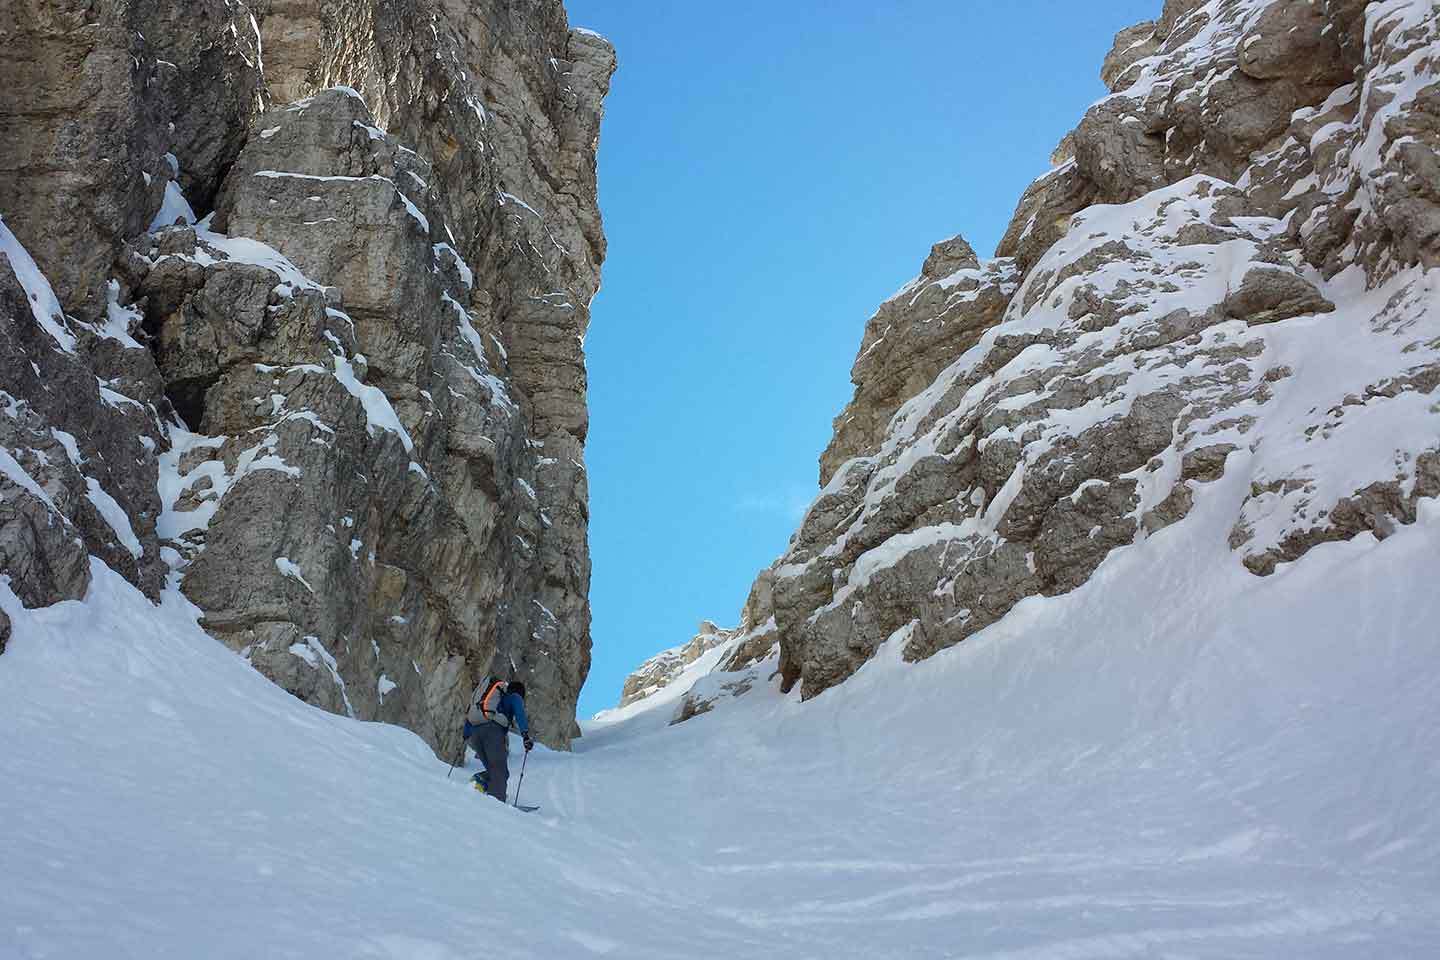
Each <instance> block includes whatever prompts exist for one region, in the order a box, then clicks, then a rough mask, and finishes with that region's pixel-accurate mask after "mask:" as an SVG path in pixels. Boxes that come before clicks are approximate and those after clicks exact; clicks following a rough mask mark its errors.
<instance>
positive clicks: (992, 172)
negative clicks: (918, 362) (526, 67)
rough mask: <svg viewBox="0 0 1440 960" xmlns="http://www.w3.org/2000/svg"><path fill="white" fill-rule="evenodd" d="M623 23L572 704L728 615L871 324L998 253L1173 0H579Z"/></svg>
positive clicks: (611, 132) (604, 692)
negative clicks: (586, 639)
mask: <svg viewBox="0 0 1440 960" xmlns="http://www.w3.org/2000/svg"><path fill="white" fill-rule="evenodd" d="M566 6H567V8H568V9H569V11H570V22H571V24H572V25H574V26H584V27H589V28H591V29H594V30H597V31H599V32H600V33H603V34H604V35H606V36H607V37H609V38H610V40H611V41H612V42H613V43H614V44H615V46H616V49H617V50H618V53H619V59H620V69H619V71H618V72H617V73H616V75H615V80H614V85H613V88H612V90H611V94H610V97H609V99H608V101H607V104H606V116H605V123H604V126H603V128H602V132H601V139H600V205H601V209H602V212H603V213H604V217H605V230H606V234H607V235H608V237H609V256H608V259H607V260H606V262H605V266H604V283H603V287H602V289H601V292H600V295H599V297H598V298H597V299H596V300H595V303H594V305H593V314H592V318H591V327H590V334H589V336H588V338H587V340H586V347H587V352H588V355H589V370H590V424H591V426H590V440H589V447H588V455H587V459H588V464H589V468H590V511H591V525H590V542H591V554H592V560H593V564H594V573H593V577H592V580H591V604H592V607H593V609H594V626H593V637H594V651H593V665H592V667H591V670H590V678H589V680H588V681H587V683H586V685H585V689H584V691H583V693H582V694H581V698H580V714H581V716H589V715H590V714H592V713H594V712H595V711H596V710H599V709H602V708H604V707H608V706H612V705H613V704H614V703H615V701H616V700H617V699H618V698H619V693H620V685H621V683H622V682H623V680H624V678H625V676H626V675H627V674H628V673H629V672H630V671H631V670H632V669H633V668H634V667H635V666H636V665H638V664H639V663H640V662H641V661H642V660H644V659H645V658H646V657H649V656H650V655H651V654H653V653H656V652H657V651H659V650H662V649H664V648H665V647H670V646H674V645H676V644H679V643H683V642H685V641H686V640H688V639H689V638H690V637H691V636H692V635H693V634H694V631H695V628H696V626H697V624H698V623H699V621H700V620H701V619H705V618H708V619H712V620H715V621H716V622H717V623H720V624H721V625H722V626H729V625H732V624H733V623H735V622H736V621H737V620H738V617H739V612H740V607H741V605H742V604H743V603H744V601H745V596H746V593H747V592H748V590H749V587H750V584H751V582H752V580H753V579H754V576H755V574H756V573H757V572H759V571H760V570H761V569H763V568H764V567H766V566H768V565H769V563H770V562H771V561H772V560H773V559H774V558H775V557H776V556H778V555H779V554H780V553H781V552H782V551H783V550H784V548H785V545H786V542H787V540H788V538H789V536H790V534H791V533H792V532H793V530H794V528H795V526H796V524H797V521H798V520H799V518H800V515H801V513H802V512H803V510H804V507H805V506H806V505H807V504H808V503H809V501H810V499H811V498H812V497H813V496H814V494H815V492H816V490H817V488H818V466H817V458H818V457H819V455H820V451H821V450H823V449H824V447H825V444H826V443H827V442H828V441H829V438H830V428H831V420H832V419H833V418H834V416H835V415H836V414H837V413H839V411H840V408H841V407H842V406H843V405H844V404H845V402H846V401H847V400H848V399H849V397H850V394H851V389H852V387H851V384H850V365H851V363H852V362H853V361H854V359H855V352H856V349H857V347H858V345H859V342H860V335H861V333H862V331H863V330H864V326H865V321H866V319H867V318H868V317H869V316H870V315H871V314H872V313H873V312H874V311H875V308H876V307H877V306H878V305H879V304H880V302H881V301H882V300H884V299H885V298H886V297H888V296H890V295H891V294H892V293H894V292H895V291H896V290H897V289H899V288H900V287H901V286H902V285H903V284H904V283H905V282H906V281H907V280H909V279H910V278H911V277H912V276H914V275H915V274H917V273H918V272H919V270H920V264H921V263H922V262H923V261H924V259H925V255H926V254H927V253H928V252H929V249H930V246H931V244H933V243H935V242H936V241H939V240H942V239H944V238H946V237H949V236H952V235H954V234H956V233H961V234H964V236H965V237H966V238H967V239H968V240H969V241H970V242H971V244H972V245H973V246H974V247H975V249H976V251H977V252H978V253H979V254H980V255H981V256H988V255H990V254H991V253H993V251H994V248H995V244H996V243H997V242H998V241H999V239H1000V236H1001V234H1002V233H1004V230H1005V226H1006V224H1007V223H1008V222H1009V219H1010V215H1011V213H1012V212H1013V211H1014V208H1015V204H1016V202H1017V201H1018V200H1019V198H1020V194H1021V193H1022V192H1023V190H1024V189H1025V187H1026V186H1027V185H1028V184H1029V183H1030V181H1031V180H1032V179H1034V177H1036V176H1037V175H1039V174H1040V173H1042V172H1043V171H1044V170H1045V169H1047V167H1048V165H1049V164H1048V160H1049V156H1050V152H1051V150H1052V149H1053V148H1054V146H1055V144H1056V143H1057V142H1058V141H1059V139H1060V138H1061V137H1062V136H1063V135H1064V134H1065V133H1066V132H1067V131H1069V130H1070V129H1071V128H1072V127H1073V126H1074V125H1075V124H1076V123H1077V122H1078V120H1079V118H1080V116H1081V115H1082V113H1083V112H1084V109H1085V107H1086V106H1088V105H1089V104H1090V103H1092V102H1093V101H1095V100H1096V99H1098V98H1099V97H1101V96H1103V95H1104V93H1105V90H1104V88H1103V86H1102V85H1101V83H1100V79H1099V72H1100V63H1101V60H1102V59H1103V58H1104V56H1105V54H1106V52H1107V51H1108V50H1109V49H1110V44H1111V41H1112V39H1113V37H1114V34H1115V32H1116V31H1118V30H1120V29H1121V28H1123V27H1126V26H1129V25H1131V24H1133V23H1137V22H1139V21H1141V20H1144V19H1147V18H1150V17H1154V16H1157V15H1158V14H1159V11H1160V6H1161V0H1101V2H1098V3H1076V2H1074V0H1008V2H998V3H997V2H992V0H898V2H891V3H875V2H872V0H837V2H821V0H729V2H724V3H693V2H689V0H675V2H670V0H567V2H566Z"/></svg>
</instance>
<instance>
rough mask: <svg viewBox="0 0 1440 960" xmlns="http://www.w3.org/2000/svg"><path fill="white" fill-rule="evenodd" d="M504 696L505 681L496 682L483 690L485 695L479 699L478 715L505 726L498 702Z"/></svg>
mask: <svg viewBox="0 0 1440 960" xmlns="http://www.w3.org/2000/svg"><path fill="white" fill-rule="evenodd" d="M504 696H505V681H504V680H496V681H494V682H493V683H491V684H490V686H489V687H488V688H487V689H486V690H485V695H484V696H483V697H481V698H480V715H481V716H482V717H484V718H485V719H486V720H490V721H493V722H495V723H499V724H501V725H505V721H504V720H503V719H502V716H503V715H502V714H501V713H500V700H501V698H502V697H504Z"/></svg>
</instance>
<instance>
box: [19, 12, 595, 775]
mask: <svg viewBox="0 0 1440 960" xmlns="http://www.w3.org/2000/svg"><path fill="white" fill-rule="evenodd" d="M22 7H25V8H26V9H24V10H18V11H15V12H14V15H13V16H12V14H11V12H10V11H8V10H7V12H6V14H3V15H0V35H3V36H4V38H5V39H6V40H7V43H6V45H5V53H4V54H0V57H3V58H4V59H5V60H6V61H7V62H8V63H11V64H14V65H16V68H17V69H19V70H22V71H24V76H25V79H26V82H25V83H24V84H20V85H19V89H18V90H17V89H15V88H13V87H11V88H10V89H7V90H6V91H5V92H4V93H0V125H3V126H0V129H3V130H4V132H6V133H7V134H13V137H12V138H11V141H10V144H7V146H6V147H5V148H0V171H3V172H5V173H6V174H7V175H6V176H4V177H0V181H3V187H0V211H3V213H4V215H5V223H6V224H7V225H9V226H10V227H11V228H13V230H14V234H15V237H16V239H15V242H14V244H13V245H14V246H15V247H16V248H17V249H19V250H21V251H22V252H24V253H25V256H26V257H27V258H28V257H29V256H30V255H31V254H33V257H34V262H35V264H34V268H33V270H32V271H31V273H33V275H34V276H35V277H38V278H39V282H41V283H45V282H46V278H47V277H48V278H49V280H50V281H53V283H54V293H55V296H53V297H52V298H51V299H53V300H55V303H54V304H53V310H50V311H49V312H48V313H46V315H45V316H44V317H43V318H42V317H41V315H40V313H38V312H36V313H35V314H34V316H28V314H30V313H31V311H30V310H28V309H22V308H23V307H24V305H25V300H26V297H25V295H24V292H23V291H18V292H17V289H15V284H16V283H29V279H28V275H27V274H26V273H25V272H24V271H23V270H21V271H19V273H18V280H15V279H14V278H11V280H10V281H9V282H10V288H9V289H7V287H6V286H5V284H6V282H7V281H6V279H5V278H4V277H3V276H0V309H3V310H4V311H5V318H6V319H7V320H9V321H10V322H9V324H8V326H7V327H6V328H5V331H4V334H5V336H7V337H9V339H8V340H7V341H5V342H4V344H3V346H0V389H4V390H5V391H6V394H5V395H4V396H6V397H8V398H9V399H8V400H7V401H6V402H7V403H8V405H9V409H8V413H9V416H8V418H0V429H3V430H5V431H8V433H6V435H5V436H3V437H0V445H3V446H4V447H5V448H6V449H8V450H9V451H11V454H10V456H11V459H12V460H15V464H16V465H15V467H14V469H9V470H7V471H5V472H4V474H3V475H0V492H3V491H4V490H10V489H11V488H15V491H17V492H14V495H13V496H12V495H10V494H7V495H6V496H5V500H4V504H3V506H0V558H3V564H4V568H5V571H6V572H7V573H10V574H11V577H12V587H13V588H14V589H15V590H16V592H17V594H19V595H20V596H21V597H22V599H23V600H24V602H26V603H27V604H30V605H34V604H37V603H48V602H53V601H54V600H56V599H61V598H66V597H77V596H81V595H83V593H84V590H85V588H86V584H87V583H88V571H89V563H90V559H89V558H90V557H92V556H93V557H98V558H99V559H101V560H103V561H104V562H106V563H108V564H110V565H111V566H112V567H114V568H115V569H117V570H119V571H120V572H121V573H123V574H125V575H126V576H127V577H128V578H130V579H131V580H132V582H135V583H136V584H137V585H138V586H140V587H141V588H142V589H145V590H146V591H147V592H148V593H149V594H150V595H151V596H152V597H155V596H158V594H159V590H160V586H161V583H162V582H163V579H164V576H165V573H166V571H167V570H170V569H174V570H176V571H178V572H180V573H181V574H182V577H181V580H180V583H181V589H182V590H183V591H184V592H185V593H186V595H187V596H188V597H189V598H190V599H191V600H192V601H194V602H195V603H196V605H197V606H198V607H199V608H200V610H201V611H202V614H203V618H202V624H203V625H204V626H205V627H206V629H207V630H209V631H210V632H211V633H212V634H213V635H214V636H216V637H217V638H219V639H221V640H223V641H224V642H226V643H227V644H229V645H231V646H232V647H234V648H235V649H236V650H237V651H240V652H241V653H243V654H244V655H245V656H246V657H247V658H248V659H249V660H250V661H251V662H252V663H253V664H254V665H255V666H256V667H257V668H258V669H260V670H261V671H262V672H264V673H265V674H266V675H268V676H270V677H271V678H272V679H274V680H275V681H276V682H278V683H280V684H281V685H283V686H285V687H286V688H287V689H289V690H291V691H292V692H294V693H295V694H297V695H298V696H301V697H303V698H305V699H307V700H310V701H311V702H313V703H316V704H318V705H321V706H323V707H326V708H327V709H331V710H335V711H337V712H343V713H349V714H352V715H354V716H357V717H361V718H364V719H379V720H386V721H390V722H396V723H401V724H404V725H405V726H408V727H410V728H412V729H414V730H416V731H417V732H419V733H420V734H421V735H423V736H424V737H426V739H427V740H429V741H430V742H431V744H432V745H434V746H435V747H436V748H437V749H438V750H440V751H442V752H444V753H447V754H448V753H453V752H454V751H455V750H456V749H457V747H458V739H457V737H458V733H457V731H456V730H455V729H454V718H455V717H456V716H458V715H459V713H460V707H461V704H462V701H463V700H464V698H465V697H466V696H467V695H468V693H469V690H470V689H471V688H472V687H473V685H474V684H475V683H476V682H477V681H478V679H479V678H480V677H481V676H483V675H484V674H486V673H489V672H499V673H503V674H506V675H511V676H515V677H517V678H521V679H524V680H525V681H526V683H527V686H528V688H529V700H530V707H531V714H532V716H533V718H534V724H535V729H536V732H537V735H538V736H539V737H540V739H542V740H544V741H545V742H547V743H549V744H551V745H553V746H562V747H563V746H565V745H567V744H568V743H569V741H570V739H571V738H572V737H573V736H575V735H577V734H578V732H579V731H578V727H577V726H576V725H575V722H574V706H575V700H576V697H577V696H578V692H579V689H580V686H581V684H582V683H583V681H584V677H585V675H586V672H587V671H588V668H589V650H590V636H589V618H590V615H589V605H588V599H587V595H588V589H589V554H588V545H587V536H586V526H587V522H588V504H587V500H588V493H587V489H586V477H585V468H584V457H583V449H584V441H585V437H586V432H587V429H588V419H587V412H586V401H585V372H584V354H583V338H584V334H585V330H586V327H587V325H588V304H589V302H590V300H591V299H592V297H593V295H594V293H595V291H596V289H597V287H598V284H599V269H600V264H601V262H602V261H603V258H604V253H605V242H604V236H603V233H602V231H601V227H600V218H599V212H598V208H597V204H596V197H595V150H596V146H597V137H598V130H599V122H600V116H601V112H602V108H601V101H602V99H603V97H604V95H605V93H606V90H607V89H608V84H609V78H610V74H611V72H612V71H613V69H614V66H615V59H614V52H613V50H612V49H611V48H610V46H609V44H608V43H607V42H606V41H604V40H603V39H602V38H600V37H598V36H596V35H594V34H590V33H588V32H585V31H572V30H570V29H569V28H568V26H567V24H566V20H565V13H564V10H563V8H562V7H561V5H560V3H559V2H558V0H546V2H542V3H538V4H533V5H530V6H528V7H526V8H524V9H520V8H515V7H513V5H510V4H505V3H500V2H495V3H480V4H472V5H468V6H466V7H463V8H461V7H455V6H454V5H443V4H437V3H432V2H429V0H410V2H406V3H399V4H374V3H369V2H363V3H362V2H356V3H343V4H338V5H336V4H320V3H315V2H297V3H282V2H278V0H275V2H265V0H258V2H256V3H253V4H250V5H248V6H247V5H246V4H242V3H239V2H234V0H214V2H210V0H206V2H203V3H200V4H176V3H173V2H168V0H154V2H147V3H134V4H118V3H117V4H101V5H100V6H99V9H98V15H92V14H94V13H95V11H89V13H87V10H88V8H85V7H84V5H81V7H75V8H74V9H73V10H72V9H71V8H70V7H68V6H66V4H65V3H63V2H59V0H57V2H39V0H36V2H34V3H30V4H22ZM7 86H8V85H7ZM11 144H13V146H11ZM197 213H198V214H201V215H204V219H203V220H202V222H200V223H198V224H197V223H196V222H195V220H196V214H197ZM6 252H9V251H8V248H7V251H6ZM0 265H3V261H0ZM46 289H47V290H48V289H49V286H48V283H47V284H46ZM32 302H33V298H32ZM32 363H34V364H37V365H38V367H39V369H36V370H34V371H33V372H32V368H31V366H30V365H31V364H32ZM32 381H33V382H32ZM47 384H49V385H50V386H49V387H47V386H46V385H47ZM60 384H64V385H65V386H64V389H63V390H60V389H55V387H56V385H60ZM71 384H73V385H74V386H73V389H72V388H71V386H70V385H71ZM112 410H114V411H117V412H115V413H110V412H108V411H112ZM57 431H58V432H63V433H64V436H66V437H73V438H74V441H73V442H71V441H69V440H64V439H57ZM17 454H18V455H19V459H17V458H16V455H17ZM132 462H133V463H134V464H135V466H134V467H131V466H130V464H131V463H132ZM7 483H8V486H5V484H7ZM31 487H34V489H30V488H31ZM97 489H98V490H99V494H96V493H95V491H96V490H97ZM37 491H38V492H37ZM97 502H99V503H100V504H102V505H101V506H97V505H96V504H97ZM121 520H128V529H119V528H122V527H124V524H121V523H120V521H121ZM136 544H138V547H137V546H136ZM165 561H168V563H167V562H165Z"/></svg>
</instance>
